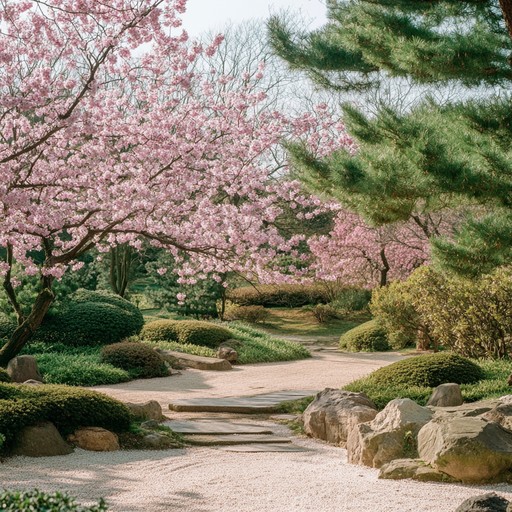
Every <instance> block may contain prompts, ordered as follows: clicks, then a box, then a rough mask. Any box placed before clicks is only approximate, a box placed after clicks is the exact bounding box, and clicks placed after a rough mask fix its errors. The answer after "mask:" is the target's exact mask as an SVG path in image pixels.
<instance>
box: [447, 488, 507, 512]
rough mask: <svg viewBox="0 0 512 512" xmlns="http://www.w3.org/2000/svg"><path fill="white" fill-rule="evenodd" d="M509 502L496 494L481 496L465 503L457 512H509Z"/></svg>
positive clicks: (490, 493) (469, 499)
mask: <svg viewBox="0 0 512 512" xmlns="http://www.w3.org/2000/svg"><path fill="white" fill-rule="evenodd" d="M508 505H509V502H508V501H507V500H506V499H505V498H502V497H501V496H498V495H497V494H496V493H495V492H489V493H487V494H480V495H479V496H473V497H472V498H468V499H467V500H465V501H463V502H462V503H461V504H460V505H459V506H458V507H457V508H456V509H455V512H507V511H508V510H509V508H508Z"/></svg>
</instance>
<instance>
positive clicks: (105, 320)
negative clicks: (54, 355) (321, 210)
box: [35, 290, 144, 346]
mask: <svg viewBox="0 0 512 512" xmlns="http://www.w3.org/2000/svg"><path fill="white" fill-rule="evenodd" d="M143 325H144V318H143V316H142V313H141V312H140V311H139V310H138V309H137V308H136V307H135V306H134V305H133V304H131V303H130V302H129V301H127V300H125V299H122V298H121V297H117V296H115V295H112V294H109V293H106V292H93V291H89V290H78V291H77V292H75V293H74V294H73V295H71V297H70V299H69V301H68V302H67V303H65V304H61V305H60V306H58V307H57V308H56V309H55V310H54V311H52V312H50V313H49V314H48V315H47V317H46V318H45V320H44V321H43V324H42V325H41V327H40V328H39V329H38V330H37V332H36V334H35V340H39V341H44V342H45V343H55V342H58V343H63V344H66V345H72V346H82V345H106V344H110V343H116V342H119V341H121V340H122V339H124V338H127V337H128V336H132V335H134V334H138V333H139V332H140V330H141V329H142V326H143Z"/></svg>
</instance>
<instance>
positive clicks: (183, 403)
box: [169, 390, 316, 414]
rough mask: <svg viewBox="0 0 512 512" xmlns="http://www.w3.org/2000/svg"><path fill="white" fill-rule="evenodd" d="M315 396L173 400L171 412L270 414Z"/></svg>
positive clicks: (290, 393)
mask: <svg viewBox="0 0 512 512" xmlns="http://www.w3.org/2000/svg"><path fill="white" fill-rule="evenodd" d="M314 394H316V391H310V390H299V391H280V392H277V393H265V394H262V395H255V396H245V397H227V398H188V399H181V400H179V399H178V400H174V402H172V403H171V404H169V409H170V410H171V411H178V412H227V413H241V414H272V413H275V412H278V411H279V406H280V405H281V404H282V403H283V402H289V401H291V400H297V399H299V398H304V397H306V396H311V395H314Z"/></svg>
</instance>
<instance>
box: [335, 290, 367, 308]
mask: <svg viewBox="0 0 512 512" xmlns="http://www.w3.org/2000/svg"><path fill="white" fill-rule="evenodd" d="M371 298H372V293H371V292H370V290H365V289H363V288H344V289H342V290H340V291H339V292H337V293H336V298H335V299H334V300H333V301H332V302H331V303H330V304H331V306H332V307H333V308H335V309H338V310H341V311H362V310H364V309H366V308H368V304H369V303H370V299H371Z"/></svg>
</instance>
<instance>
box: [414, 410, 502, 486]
mask: <svg viewBox="0 0 512 512" xmlns="http://www.w3.org/2000/svg"><path fill="white" fill-rule="evenodd" d="M418 452H419V456H420V458H421V459H422V460H424V461H425V462H426V463H428V464H430V465H431V466H432V467H434V468H436V469H438V470H439V471H442V472H443V473H446V474H447V475H450V476H451V477H453V478H455V479H456V480H461V481H463V482H467V483H478V482H486V481H490V480H495V479H501V478H504V475H505V473H506V472H507V471H508V470H509V469H510V468H512V433H511V432H509V431H507V430H505V429H504V428H503V427H501V425H499V424H498V423H494V422H489V421H487V420H486V419H484V418H483V417H481V416H460V415H458V414H456V413H455V414H453V413H451V414H436V416H435V417H434V419H433V420H432V421H431V422H429V423H427V424H426V425H425V426H424V427H423V428H422V429H421V430H420V431H419V433H418Z"/></svg>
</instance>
